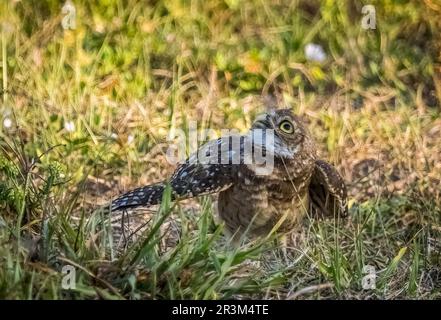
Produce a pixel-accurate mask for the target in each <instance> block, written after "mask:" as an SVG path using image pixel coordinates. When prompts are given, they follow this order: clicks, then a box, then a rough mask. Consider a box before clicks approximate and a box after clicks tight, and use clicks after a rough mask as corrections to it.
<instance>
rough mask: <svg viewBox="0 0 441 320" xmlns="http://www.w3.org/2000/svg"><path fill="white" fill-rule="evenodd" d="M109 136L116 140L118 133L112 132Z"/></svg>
mask: <svg viewBox="0 0 441 320" xmlns="http://www.w3.org/2000/svg"><path fill="white" fill-rule="evenodd" d="M110 138H112V139H115V140H116V139H117V138H118V135H117V134H116V133H115V132H112V134H111V135H110Z"/></svg>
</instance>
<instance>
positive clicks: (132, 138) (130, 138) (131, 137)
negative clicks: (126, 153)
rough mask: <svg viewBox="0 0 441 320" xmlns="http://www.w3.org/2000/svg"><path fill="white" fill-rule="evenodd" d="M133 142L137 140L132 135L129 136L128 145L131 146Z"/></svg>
mask: <svg viewBox="0 0 441 320" xmlns="http://www.w3.org/2000/svg"><path fill="white" fill-rule="evenodd" d="M133 140H135V137H134V136H133V135H131V134H129V136H128V137H127V143H128V144H131V143H132V142H133Z"/></svg>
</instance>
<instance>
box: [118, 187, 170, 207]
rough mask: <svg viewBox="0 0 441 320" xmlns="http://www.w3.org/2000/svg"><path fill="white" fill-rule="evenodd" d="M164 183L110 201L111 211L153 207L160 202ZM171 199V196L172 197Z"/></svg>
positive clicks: (133, 191) (138, 189) (137, 189)
mask: <svg viewBox="0 0 441 320" xmlns="http://www.w3.org/2000/svg"><path fill="white" fill-rule="evenodd" d="M165 187H166V185H165V183H163V182H160V183H156V184H152V185H148V186H145V187H141V188H136V189H134V190H132V191H129V192H127V193H125V194H123V195H122V196H120V197H118V198H117V199H115V200H113V201H112V204H111V210H112V211H116V210H122V209H127V208H131V207H138V206H146V207H148V206H153V205H155V204H159V203H160V202H161V200H162V194H163V193H164V190H165ZM172 198H173V195H172Z"/></svg>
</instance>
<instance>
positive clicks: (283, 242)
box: [279, 234, 290, 265]
mask: <svg viewBox="0 0 441 320" xmlns="http://www.w3.org/2000/svg"><path fill="white" fill-rule="evenodd" d="M279 242H280V246H281V249H282V254H283V258H284V260H285V263H286V265H289V263H290V259H289V257H288V236H287V235H286V234H282V235H281V236H280V238H279Z"/></svg>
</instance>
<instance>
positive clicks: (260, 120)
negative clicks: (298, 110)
mask: <svg viewBox="0 0 441 320" xmlns="http://www.w3.org/2000/svg"><path fill="white" fill-rule="evenodd" d="M268 118H269V117H268V115H267V114H261V115H259V116H258V117H257V118H256V120H254V123H253V126H252V129H263V130H265V129H272V128H273V126H272V125H271V123H270V121H269V119H268Z"/></svg>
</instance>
